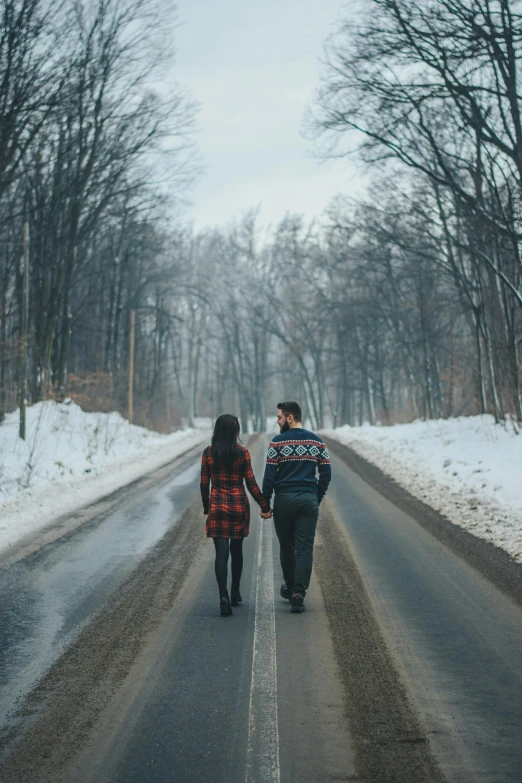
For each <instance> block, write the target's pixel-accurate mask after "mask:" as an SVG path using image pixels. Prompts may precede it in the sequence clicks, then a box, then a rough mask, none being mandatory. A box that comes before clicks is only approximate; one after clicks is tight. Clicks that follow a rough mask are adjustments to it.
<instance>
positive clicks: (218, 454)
mask: <svg viewBox="0 0 522 783" xmlns="http://www.w3.org/2000/svg"><path fill="white" fill-rule="evenodd" d="M240 431H241V427H240V425H239V419H238V418H237V417H236V416H232V415H231V414H230V413H223V415H222V416H218V418H217V419H216V423H215V425H214V432H213V433H212V446H211V448H212V459H214V460H215V461H216V462H220V463H221V464H222V465H225V466H226V467H227V468H230V467H232V464H233V462H234V460H235V459H236V457H237V456H238V455H239V446H238V441H239V433H240Z"/></svg>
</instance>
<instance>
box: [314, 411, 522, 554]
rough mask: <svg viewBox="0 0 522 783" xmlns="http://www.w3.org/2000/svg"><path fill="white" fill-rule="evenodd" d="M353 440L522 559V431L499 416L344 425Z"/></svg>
mask: <svg viewBox="0 0 522 783" xmlns="http://www.w3.org/2000/svg"><path fill="white" fill-rule="evenodd" d="M323 434H324V435H326V436H328V437H331V438H335V439H336V440H338V441H340V442H341V443H345V444H346V445H348V446H350V448H352V449H353V450H354V451H356V452H357V453H359V454H360V455H361V456H363V457H365V458H366V459H368V460H369V461H370V462H373V463H374V464H375V465H377V466H378V467H379V468H381V470H383V471H384V472H385V473H387V474H388V475H390V476H392V477H393V478H394V479H395V480H396V481H397V482H398V483H400V484H402V485H403V486H404V487H406V489H408V490H409V491H410V492H411V493H412V494H413V495H415V496H417V497H418V498H420V499H422V500H423V501H424V502H425V503H427V504H429V505H430V506H432V507H433V508H436V509H437V510H438V511H441V512H442V513H443V514H444V515H445V516H447V517H448V519H450V520H451V521H452V522H454V523H455V524H457V525H460V526H461V527H463V528H466V529H467V530H469V531H470V532H471V533H473V534H474V535H476V536H479V537H480V538H484V539H486V540H487V541H490V542H492V543H493V544H495V545H496V546H498V547H501V548H502V549H504V550H505V551H506V552H508V553H509V554H510V555H511V556H512V557H513V558H514V559H515V560H517V561H519V562H522V434H521V435H517V434H516V433H515V432H514V430H513V428H512V427H511V426H510V425H509V424H507V425H501V424H495V422H494V419H493V417H492V416H469V417H461V418H457V419H439V420H436V421H414V422H412V423H411V424H397V425H395V426H392V427H372V426H369V425H367V426H363V427H349V426H344V427H338V428H337V429H335V430H325V431H324V433H323Z"/></svg>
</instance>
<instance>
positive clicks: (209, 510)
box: [201, 413, 271, 616]
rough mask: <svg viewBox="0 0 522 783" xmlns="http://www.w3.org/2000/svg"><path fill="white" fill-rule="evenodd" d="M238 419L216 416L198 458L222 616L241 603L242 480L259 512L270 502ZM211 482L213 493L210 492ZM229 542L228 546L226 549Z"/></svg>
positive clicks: (245, 510)
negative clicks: (208, 442) (241, 437)
mask: <svg viewBox="0 0 522 783" xmlns="http://www.w3.org/2000/svg"><path fill="white" fill-rule="evenodd" d="M239 432H240V427H239V421H238V420H237V418H236V417H235V416H231V415H230V414H228V413H225V414H223V415H222V416H219V418H218V419H217V420H216V424H215V426H214V433H213V435H212V445H210V446H207V448H206V449H205V451H204V452H203V457H202V459H201V497H202V500H203V511H204V513H205V514H206V515H207V523H206V530H207V536H208V537H209V538H213V539H214V546H215V548H216V564H215V569H216V579H217V583H218V587H219V607H220V610H221V614H222V616H226V615H229V614H232V606H237V605H238V604H240V603H241V600H242V599H241V593H240V592H239V583H240V580H241V572H242V571H243V539H244V537H245V536H248V527H249V523H250V504H249V502H248V497H247V494H246V492H245V487H244V483H243V482H244V481H246V484H247V487H248V489H249V491H250V494H251V495H252V497H253V498H254V500H255V501H256V502H257V503H258V504H259V505H260V506H261V512H262V513H265V514H270V513H271V510H270V504H269V503H268V502H267V501H266V500H265V498H264V497H263V495H262V494H261V490H260V489H259V487H258V485H257V483H256V479H255V476H254V473H253V471H252V464H251V462H250V454H249V453H248V451H247V449H245V448H244V447H243V446H241V445H240V444H239ZM211 481H212V492H209V487H210V482H211ZM229 545H230V549H229ZM229 551H230V555H231V558H232V586H231V590H230V596H229V594H228V590H227V565H228V554H229Z"/></svg>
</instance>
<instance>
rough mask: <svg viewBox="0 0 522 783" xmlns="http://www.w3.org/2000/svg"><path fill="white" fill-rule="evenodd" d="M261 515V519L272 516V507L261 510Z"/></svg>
mask: <svg viewBox="0 0 522 783" xmlns="http://www.w3.org/2000/svg"><path fill="white" fill-rule="evenodd" d="M259 516H260V517H261V519H270V518H271V516H272V509H270V511H260V512H259Z"/></svg>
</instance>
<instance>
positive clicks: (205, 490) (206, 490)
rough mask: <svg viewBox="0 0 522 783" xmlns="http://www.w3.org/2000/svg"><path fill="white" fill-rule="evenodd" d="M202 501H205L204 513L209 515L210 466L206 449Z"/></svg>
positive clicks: (202, 466) (201, 484)
mask: <svg viewBox="0 0 522 783" xmlns="http://www.w3.org/2000/svg"><path fill="white" fill-rule="evenodd" d="M199 488H200V490H201V500H202V501H203V512H204V513H205V514H208V509H209V501H210V465H209V462H208V451H207V449H205V451H204V452H203V456H202V457H201V483H200V485H199Z"/></svg>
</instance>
